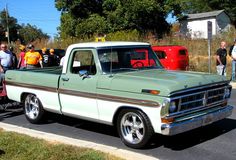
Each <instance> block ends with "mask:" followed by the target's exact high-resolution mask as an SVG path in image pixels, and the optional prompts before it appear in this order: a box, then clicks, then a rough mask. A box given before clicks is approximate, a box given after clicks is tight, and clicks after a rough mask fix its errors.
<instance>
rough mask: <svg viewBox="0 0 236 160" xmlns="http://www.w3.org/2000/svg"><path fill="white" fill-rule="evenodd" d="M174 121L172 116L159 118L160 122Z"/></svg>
mask: <svg viewBox="0 0 236 160" xmlns="http://www.w3.org/2000/svg"><path fill="white" fill-rule="evenodd" d="M174 121H175V119H174V118H162V119H161V122H162V123H172V122H174Z"/></svg>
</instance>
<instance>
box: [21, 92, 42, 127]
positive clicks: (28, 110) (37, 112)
mask: <svg viewBox="0 0 236 160" xmlns="http://www.w3.org/2000/svg"><path fill="white" fill-rule="evenodd" d="M24 113H25V117H26V119H27V120H28V121H29V122H30V123H33V124H38V123H40V122H42V119H43V116H44V114H45V111H44V109H43V106H42V104H41V102H40V100H39V99H38V98H37V96H36V95H34V94H28V95H27V96H26V97H25V99H24Z"/></svg>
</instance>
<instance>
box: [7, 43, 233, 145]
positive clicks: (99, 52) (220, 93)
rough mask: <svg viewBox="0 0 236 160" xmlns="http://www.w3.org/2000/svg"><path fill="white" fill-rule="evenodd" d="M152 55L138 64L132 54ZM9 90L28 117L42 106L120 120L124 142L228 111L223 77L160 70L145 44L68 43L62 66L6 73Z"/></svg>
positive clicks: (179, 129) (35, 117)
mask: <svg viewBox="0 0 236 160" xmlns="http://www.w3.org/2000/svg"><path fill="white" fill-rule="evenodd" d="M141 51H145V52H147V53H148V54H149V57H150V60H149V62H148V65H145V66H142V65H141V66H140V65H138V63H139V61H138V58H137V54H139V53H140V52H141ZM5 81H6V89H7V94H8V97H9V98H10V99H12V100H15V101H18V102H22V103H23V106H24V107H23V108H24V113H25V116H26V118H27V119H28V121H30V122H31V123H39V122H40V121H41V120H43V118H44V115H45V113H46V111H49V112H54V113H58V114H63V115H66V116H71V117H76V118H80V119H86V120H89V121H94V122H97V123H104V124H109V125H114V126H116V127H117V130H118V133H119V135H120V137H121V140H122V141H123V142H124V143H125V144H126V145H127V146H129V147H132V148H141V147H144V146H145V145H146V144H148V143H149V140H150V139H151V137H152V135H153V134H154V133H159V134H162V135H175V134H179V133H183V132H186V131H189V130H192V129H195V128H198V127H201V126H205V125H208V124H211V123H213V122H215V121H218V120H221V119H223V118H226V117H228V116H230V115H231V114H232V110H233V106H230V105H228V104H227V101H228V99H229V98H230V94H231V88H232V87H231V86H230V85H229V81H227V80H226V78H225V77H223V76H219V75H213V74H207V73H197V72H184V71H168V70H165V69H163V67H162V65H161V64H160V62H159V60H158V58H157V56H156V55H155V54H154V52H153V50H152V49H151V46H150V45H149V44H148V43H141V42H97V43H96V42H94V43H92V42H91V43H79V44H73V45H70V46H69V47H68V49H67V51H66V55H65V63H64V66H63V67H52V68H44V69H25V70H10V71H7V72H6V77H5Z"/></svg>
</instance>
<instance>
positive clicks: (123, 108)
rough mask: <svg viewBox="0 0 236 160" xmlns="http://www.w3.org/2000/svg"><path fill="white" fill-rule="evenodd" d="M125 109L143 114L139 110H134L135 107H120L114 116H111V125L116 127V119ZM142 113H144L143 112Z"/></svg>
mask: <svg viewBox="0 0 236 160" xmlns="http://www.w3.org/2000/svg"><path fill="white" fill-rule="evenodd" d="M126 109H133V110H139V111H141V112H143V111H142V110H141V109H139V108H136V107H129V106H122V107H120V108H119V109H118V110H117V111H116V112H115V114H114V116H113V119H112V124H113V125H114V126H116V120H117V118H118V115H119V113H120V112H121V111H122V110H126ZM143 113H144V112H143Z"/></svg>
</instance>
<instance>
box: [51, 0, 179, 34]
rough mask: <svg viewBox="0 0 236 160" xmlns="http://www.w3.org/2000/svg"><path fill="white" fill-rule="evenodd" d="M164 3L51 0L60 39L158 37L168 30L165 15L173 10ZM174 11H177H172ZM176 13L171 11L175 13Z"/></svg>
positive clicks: (146, 0) (168, 1)
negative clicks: (124, 34)
mask: <svg viewBox="0 0 236 160" xmlns="http://www.w3.org/2000/svg"><path fill="white" fill-rule="evenodd" d="M171 2H172V1H170V0H167V1H163V0H73V1H70V0H55V6H56V8H57V9H58V10H59V11H61V15H62V16H61V27H60V28H59V29H60V32H61V33H60V34H61V36H62V38H63V37H66V36H67V37H75V36H76V37H78V36H79V37H80V36H82V37H83V36H85V35H87V36H91V35H93V34H97V33H99V32H106V33H111V32H116V31H122V30H138V31H139V32H140V33H147V32H152V33H153V34H155V35H158V36H162V35H163V34H165V33H168V32H169V31H170V24H168V23H167V22H166V17H167V15H168V14H169V13H170V12H171V11H172V10H173V8H171V7H172V6H174V5H172V3H171ZM175 10H176V11H177V8H175ZM176 13H178V12H174V13H173V14H176Z"/></svg>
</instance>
